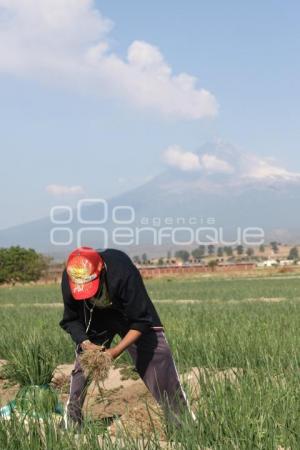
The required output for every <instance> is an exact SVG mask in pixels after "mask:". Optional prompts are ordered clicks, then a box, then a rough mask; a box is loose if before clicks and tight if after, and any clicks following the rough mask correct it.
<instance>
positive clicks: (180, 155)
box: [163, 145, 233, 173]
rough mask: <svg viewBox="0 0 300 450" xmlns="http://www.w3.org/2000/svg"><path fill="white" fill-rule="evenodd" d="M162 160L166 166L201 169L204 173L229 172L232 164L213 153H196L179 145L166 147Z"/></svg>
mask: <svg viewBox="0 0 300 450" xmlns="http://www.w3.org/2000/svg"><path fill="white" fill-rule="evenodd" d="M163 160H164V161H165V163H166V164H167V165H168V166H171V167H176V168H177V169H180V170H184V171H202V172H206V173H231V172H232V171H233V168H232V166H231V165H230V164H229V163H228V162H226V161H224V160H222V159H220V158H217V157H216V156H215V155H209V154H206V153H205V154H203V155H197V154H196V153H193V152H190V151H187V150H184V149H182V148H181V147H180V146H179V145H173V146H170V147H168V148H167V149H166V150H165V151H164V152H163Z"/></svg>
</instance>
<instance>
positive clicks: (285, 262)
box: [279, 259, 294, 266]
mask: <svg viewBox="0 0 300 450" xmlns="http://www.w3.org/2000/svg"><path fill="white" fill-rule="evenodd" d="M292 264H294V260H293V259H282V260H281V261H279V265H280V266H291V265H292Z"/></svg>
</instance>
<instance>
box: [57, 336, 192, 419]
mask: <svg viewBox="0 0 300 450" xmlns="http://www.w3.org/2000/svg"><path fill="white" fill-rule="evenodd" d="M111 340H112V338H111ZM111 340H110V342H111ZM110 342H109V343H108V344H107V343H106V346H109V344H110ZM127 351H128V352H129V354H130V356H131V358H132V360H133V362H134V364H135V367H136V370H137V372H138V373H139V375H140V377H141V379H142V380H143V381H144V383H145V385H146V386H147V388H148V389H149V391H150V392H151V394H152V395H153V397H154V398H155V399H156V400H157V402H158V403H159V404H160V405H161V406H162V408H163V411H164V413H165V416H166V420H167V422H168V423H170V422H171V423H172V424H174V425H175V426H176V425H180V413H186V412H188V413H189V415H190V416H191V417H192V419H193V420H195V416H194V414H193V413H192V412H191V410H190V407H189V403H188V400H187V398H186V395H185V392H184V391H183V389H182V386H181V384H180V381H179V378H178V373H177V370H176V366H175V363H174V360H173V357H172V353H171V350H170V347H169V344H168V342H167V340H166V337H165V334H164V332H163V331H157V330H155V331H154V330H151V331H150V332H148V333H145V334H142V336H141V337H140V338H139V339H138V341H137V342H136V343H135V344H133V345H131V346H130V347H129V348H128V349H127ZM87 383H88V380H87V378H86V377H85V375H84V372H83V370H82V368H81V366H80V362H79V358H78V353H77V356H76V360H75V366H74V369H73V371H72V375H71V386H70V396H69V400H68V403H67V411H66V418H65V421H66V422H67V423H66V425H67V426H68V421H69V420H70V419H71V422H73V423H74V422H75V423H77V424H81V423H82V419H83V416H82V406H83V403H84V400H85V396H86V391H87Z"/></svg>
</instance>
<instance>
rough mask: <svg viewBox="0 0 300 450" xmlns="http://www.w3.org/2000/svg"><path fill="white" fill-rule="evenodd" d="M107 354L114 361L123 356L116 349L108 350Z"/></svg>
mask: <svg viewBox="0 0 300 450" xmlns="http://www.w3.org/2000/svg"><path fill="white" fill-rule="evenodd" d="M105 353H108V354H109V355H110V356H111V358H112V359H116V358H117V357H118V356H120V354H121V353H120V352H119V351H118V349H117V348H116V347H112V348H107V349H106V350H105Z"/></svg>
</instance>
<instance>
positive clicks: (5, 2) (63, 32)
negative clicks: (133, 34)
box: [0, 0, 218, 119]
mask: <svg viewBox="0 0 300 450" xmlns="http://www.w3.org/2000/svg"><path fill="white" fill-rule="evenodd" d="M112 26H113V24H112V22H111V21H110V20H108V19H107V18H104V17H103V16H102V15H101V14H100V12H99V11H98V10H97V9H96V7H95V2H94V1H93V0H80V1H79V0H0V72H1V71H2V72H8V73H11V74H14V75H16V76H23V77H30V78H33V79H38V80H41V81H46V82H48V83H55V84H58V85H63V86H67V87H68V88H72V89H76V90H78V91H81V92H85V93H86V92H89V93H90V94H92V95H94V96H95V95H100V96H101V95H108V94H109V95H111V96H117V97H122V98H126V99H127V100H128V101H129V102H131V103H132V104H134V105H135V106H137V107H140V108H150V109H152V110H154V111H156V112H159V113H160V114H162V115H164V116H168V117H169V116H171V117H176V118H182V119H200V118H202V117H212V116H215V115H216V114H217V110H218V105H217V102H216V100H215V97H214V96H213V95H212V94H211V93H210V92H208V91H207V90H205V89H201V88H199V87H198V86H197V79H196V78H195V77H193V76H191V75H188V74H186V73H179V74H178V75H175V74H173V73H172V69H171V67H170V66H169V65H168V64H167V62H166V61H165V59H164V56H163V55H162V53H161V52H160V50H159V49H158V48H157V47H155V46H153V45H151V44H149V43H147V42H144V41H134V42H132V44H131V45H130V46H129V48H128V51H127V59H122V58H121V57H119V56H117V55H116V54H115V53H113V51H112V50H111V49H110V46H109V43H108V41H109V32H110V31H111V29H112Z"/></svg>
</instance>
